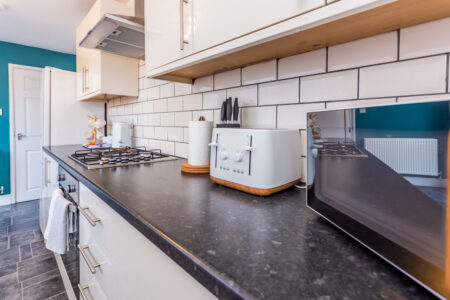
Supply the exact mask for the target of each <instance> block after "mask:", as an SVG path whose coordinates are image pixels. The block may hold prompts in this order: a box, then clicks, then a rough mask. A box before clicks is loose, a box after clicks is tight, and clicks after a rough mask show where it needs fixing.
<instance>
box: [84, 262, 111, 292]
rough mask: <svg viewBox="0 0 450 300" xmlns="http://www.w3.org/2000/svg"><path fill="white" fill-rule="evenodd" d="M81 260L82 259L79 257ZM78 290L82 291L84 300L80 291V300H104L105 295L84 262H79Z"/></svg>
mask: <svg viewBox="0 0 450 300" xmlns="http://www.w3.org/2000/svg"><path fill="white" fill-rule="evenodd" d="M80 259H81V260H83V258H82V257H80ZM78 289H83V293H84V295H85V296H86V299H83V296H82V293H81V291H80V297H79V299H80V300H106V299H107V298H106V296H105V293H104V292H103V291H102V288H101V287H100V285H99V284H98V282H97V280H96V279H95V278H94V276H93V275H92V274H91V271H90V270H89V268H88V266H87V264H86V263H85V262H84V261H80V285H79V286H78Z"/></svg>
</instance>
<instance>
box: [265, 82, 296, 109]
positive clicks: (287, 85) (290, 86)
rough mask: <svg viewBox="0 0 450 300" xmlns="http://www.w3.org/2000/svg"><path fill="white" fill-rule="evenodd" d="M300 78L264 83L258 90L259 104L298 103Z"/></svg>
mask: <svg viewBox="0 0 450 300" xmlns="http://www.w3.org/2000/svg"><path fill="white" fill-rule="evenodd" d="M298 89H299V86H298V78H294V79H287V80H281V81H274V82H269V83H262V84H260V85H259V90H258V104H259V105H271V104H286V103H296V102H298V94H299V91H298Z"/></svg>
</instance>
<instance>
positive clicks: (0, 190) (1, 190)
mask: <svg viewBox="0 0 450 300" xmlns="http://www.w3.org/2000/svg"><path fill="white" fill-rule="evenodd" d="M4 192H5V187H4V186H3V185H2V186H0V195H3V193H4Z"/></svg>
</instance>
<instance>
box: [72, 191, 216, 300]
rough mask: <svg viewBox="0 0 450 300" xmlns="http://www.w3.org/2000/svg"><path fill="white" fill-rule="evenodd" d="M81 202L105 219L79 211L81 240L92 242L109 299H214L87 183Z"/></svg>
mask: <svg viewBox="0 0 450 300" xmlns="http://www.w3.org/2000/svg"><path fill="white" fill-rule="evenodd" d="M80 205H81V206H82V207H88V208H89V210H91V212H92V213H93V214H94V215H95V216H96V217H97V218H98V219H100V221H99V222H96V225H95V226H92V225H91V224H90V223H89V221H87V220H86V218H85V217H83V216H80V245H82V246H89V250H90V251H91V253H92V255H93V256H94V257H95V260H96V261H97V262H98V263H99V264H100V266H99V267H98V268H96V272H95V274H94V275H93V276H94V277H95V279H96V280H97V282H98V283H99V285H100V286H101V287H102V290H103V291H105V293H106V296H107V297H108V299H111V300H114V299H118V300H120V299H193V300H194V299H195V300H202V299H215V297H214V295H212V294H211V293H210V292H209V291H208V290H207V289H206V288H204V287H203V286H202V285H201V284H200V283H199V282H197V281H196V280H195V279H194V278H192V277H191V276H190V275H189V274H188V273H187V272H186V271H184V270H183V269H182V268H181V267H180V266H178V265H177V264H176V263H175V262H174V261H173V260H172V259H170V258H169V257H168V256H167V255H166V254H165V253H164V252H162V251H161V250H160V249H159V248H158V247H156V246H155V245H154V244H153V243H151V242H150V241H149V240H148V239H147V238H146V237H144V236H143V235H142V234H141V233H140V232H138V231H137V230H136V229H135V228H134V227H133V226H131V225H130V224H129V223H128V222H127V221H126V220H125V219H124V218H122V217H121V216H120V215H119V214H118V213H116V212H115V211H114V210H113V209H112V208H110V207H109V206H108V205H107V204H106V203H105V202H103V200H101V199H100V198H98V197H97V196H96V195H95V194H93V193H92V192H91V191H90V190H89V189H87V188H86V187H85V186H83V185H80ZM80 259H81V260H83V258H82V257H81V258H80ZM81 264H86V263H85V262H84V261H82V262H81Z"/></svg>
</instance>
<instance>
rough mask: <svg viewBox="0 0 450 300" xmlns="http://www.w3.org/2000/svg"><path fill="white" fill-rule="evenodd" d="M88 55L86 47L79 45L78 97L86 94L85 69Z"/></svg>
mask: <svg viewBox="0 0 450 300" xmlns="http://www.w3.org/2000/svg"><path fill="white" fill-rule="evenodd" d="M87 59H88V58H87V55H86V51H84V49H82V48H80V47H77V98H79V97H82V96H84V95H85V94H86V89H85V85H86V77H85V75H86V74H85V70H86V65H87Z"/></svg>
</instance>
